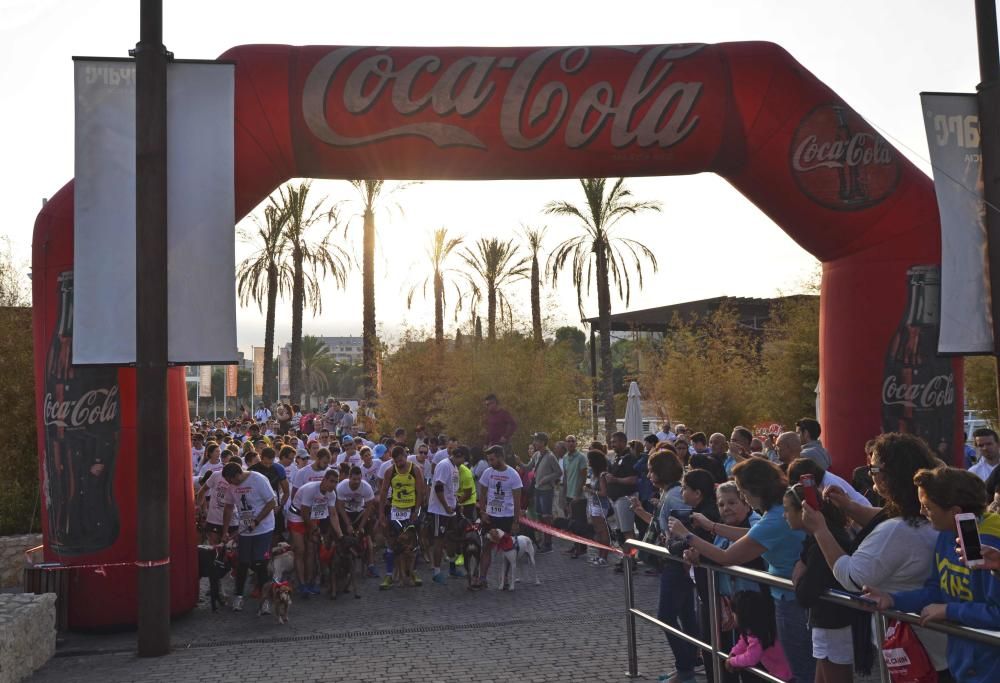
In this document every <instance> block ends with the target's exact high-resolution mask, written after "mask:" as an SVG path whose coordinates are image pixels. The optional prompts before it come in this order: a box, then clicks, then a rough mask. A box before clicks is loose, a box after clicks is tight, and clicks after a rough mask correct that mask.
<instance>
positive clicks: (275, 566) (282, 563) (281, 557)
mask: <svg viewBox="0 0 1000 683" xmlns="http://www.w3.org/2000/svg"><path fill="white" fill-rule="evenodd" d="M269 564H270V567H268V568H269V569H270V570H271V578H272V579H273V580H275V581H283V580H284V578H285V576H286V575H287V574H290V573H292V572H293V571H294V570H295V553H294V552H292V546H291V545H289V544H288V543H285V542H281V543H279V544H278V545H276V546H274V548H273V549H272V550H271V561H270V563H269Z"/></svg>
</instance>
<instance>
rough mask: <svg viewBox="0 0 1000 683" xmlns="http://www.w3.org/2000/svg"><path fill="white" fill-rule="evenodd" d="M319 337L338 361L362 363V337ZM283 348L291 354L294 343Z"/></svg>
mask: <svg viewBox="0 0 1000 683" xmlns="http://www.w3.org/2000/svg"><path fill="white" fill-rule="evenodd" d="M317 339H319V340H321V341H322V342H323V343H324V344H326V348H328V349H330V356H332V357H333V360H335V361H337V362H338V363H347V364H348V365H360V364H361V357H362V356H361V354H362V352H361V337H354V336H351V337H317ZM282 350H283V351H286V352H287V353H288V354H289V356H291V351H292V343H291V342H288V343H287V344H285V346H284V347H282Z"/></svg>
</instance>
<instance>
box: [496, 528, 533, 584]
mask: <svg viewBox="0 0 1000 683" xmlns="http://www.w3.org/2000/svg"><path fill="white" fill-rule="evenodd" d="M486 537H487V538H488V539H489V540H490V543H492V544H493V549H494V550H496V551H497V552H498V553H500V556H501V558H502V560H503V561H502V562H498V563H497V564H499V565H500V581H499V583H498V584H497V587H498V588H499V589H500V590H511V591H512V590H514V584H515V583H516V582H517V581H518V578H517V562H518V560H520V559H522V558H524V557H527V558H528V562H530V563H531V569H532V571H533V572H534V574H535V585H538V584H540V583H541V581H539V580H538V567H536V566H535V544H534V542H533V541H532V540H531V539H530V538H528V537H527V536H512V535H510V534H508V533H507V532H506V531H504V530H503V529H490V530H489V531H488V532H486Z"/></svg>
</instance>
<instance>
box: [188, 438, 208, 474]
mask: <svg viewBox="0 0 1000 683" xmlns="http://www.w3.org/2000/svg"><path fill="white" fill-rule="evenodd" d="M204 454H205V437H204V436H202V435H201V434H194V435H192V436H191V472H192V473H194V474H197V473H198V468H199V467H201V456H203V455H204Z"/></svg>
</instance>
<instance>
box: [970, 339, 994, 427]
mask: <svg viewBox="0 0 1000 683" xmlns="http://www.w3.org/2000/svg"><path fill="white" fill-rule="evenodd" d="M965 405H966V407H967V408H968V409H970V410H975V411H977V412H980V413H982V414H983V416H984V419H986V420H988V421H989V422H990V424H994V425H995V424H997V423H998V422H997V359H996V358H995V357H994V356H966V357H965ZM969 438H970V439H971V438H972V434H969Z"/></svg>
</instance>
